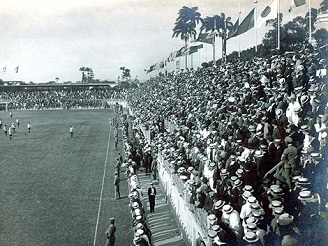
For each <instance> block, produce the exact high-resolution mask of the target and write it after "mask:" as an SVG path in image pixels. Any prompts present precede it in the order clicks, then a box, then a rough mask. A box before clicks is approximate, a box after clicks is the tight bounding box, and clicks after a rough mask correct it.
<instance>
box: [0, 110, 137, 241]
mask: <svg viewBox="0 0 328 246" xmlns="http://www.w3.org/2000/svg"><path fill="white" fill-rule="evenodd" d="M17 117H18V118H19V121H20V127H19V128H16V133H15V134H14V136H13V139H12V140H11V141H10V140H9V137H6V136H5V134H4V133H3V131H0V245H2V246H12V245H13V246H17V245H28V246H39V245H40V246H41V245H45V246H49V245H86V246H88V245H94V241H95V245H104V244H105V241H106V238H105V234H104V233H105V230H106V229H107V226H108V218H109V217H112V216H113V217H115V218H116V226H117V232H116V237H117V244H116V245H118V246H128V245H130V244H131V242H132V235H133V233H132V227H131V216H130V214H129V207H128V202H129V201H128V198H127V194H128V187H127V182H126V180H123V181H122V182H121V195H122V196H123V199H120V200H115V199H114V187H113V179H114V165H115V163H116V157H117V155H118V152H123V151H122V150H121V148H122V141H120V142H119V148H118V150H115V147H114V143H113V142H114V141H113V140H114V137H113V132H112V131H111V130H110V127H109V124H108V120H109V118H110V117H113V112H112V111H110V110H100V109H99V110H44V111H13V118H12V119H10V118H9V113H8V112H5V111H0V119H1V120H2V121H3V124H7V125H10V123H12V122H14V121H15V119H16V118H17ZM28 122H31V124H32V132H31V133H27V123H28ZM70 125H73V126H74V138H70V134H69V126H70ZM120 134H121V132H120ZM120 139H121V138H120ZM107 152H108V160H107V161H106V155H107ZM105 166H106V168H105ZM104 169H105V179H104V186H103V187H104V189H103V196H102V199H101V200H102V202H101V207H100V210H99V200H100V193H101V188H102V182H103V174H104ZM121 177H122V178H125V175H124V173H122V175H121ZM98 210H99V211H100V213H99V221H98V222H99V223H98V225H97V217H98ZM96 226H97V232H96V233H95V231H96V230H95V229H96Z"/></svg>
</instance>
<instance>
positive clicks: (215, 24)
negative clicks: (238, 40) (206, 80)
mask: <svg viewBox="0 0 328 246" xmlns="http://www.w3.org/2000/svg"><path fill="white" fill-rule="evenodd" d="M232 29H233V23H232V22H231V17H227V18H226V16H225V14H224V13H221V15H214V16H213V17H206V18H205V19H204V22H203V24H202V26H201V28H200V31H201V32H202V31H205V32H210V33H214V34H215V36H219V37H220V38H221V39H222V58H223V60H224V61H225V60H226V51H227V37H228V32H229V31H232ZM213 49H214V50H213V62H214V64H215V46H214V45H213Z"/></svg>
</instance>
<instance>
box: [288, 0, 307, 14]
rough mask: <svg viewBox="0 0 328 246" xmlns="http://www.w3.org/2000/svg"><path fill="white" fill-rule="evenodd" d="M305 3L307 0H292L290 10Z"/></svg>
mask: <svg viewBox="0 0 328 246" xmlns="http://www.w3.org/2000/svg"><path fill="white" fill-rule="evenodd" d="M305 4H306V1H305V0H292V2H291V3H290V7H289V10H288V11H289V12H291V11H292V10H293V9H294V8H297V7H300V6H303V5H305Z"/></svg>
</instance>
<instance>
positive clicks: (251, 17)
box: [145, 0, 310, 73]
mask: <svg viewBox="0 0 328 246" xmlns="http://www.w3.org/2000/svg"><path fill="white" fill-rule="evenodd" d="M309 1H310V0H309ZM305 4H306V1H305V0H291V4H290V8H289V11H292V10H293V9H294V8H297V7H300V6H303V5H305ZM277 13H278V0H272V1H271V3H270V4H269V5H268V6H266V7H265V8H264V10H263V11H262V12H261V14H260V16H259V18H258V19H257V21H256V25H255V8H253V9H252V10H251V11H250V12H249V13H248V14H247V15H246V17H245V18H244V19H243V20H242V21H241V22H240V23H239V18H238V19H237V21H236V22H235V24H234V25H233V28H232V30H231V31H229V33H228V35H227V39H230V38H233V37H237V36H239V35H241V34H243V33H245V32H247V31H249V30H250V29H252V28H253V27H256V28H259V27H261V26H263V25H265V24H266V22H267V20H271V19H275V18H277ZM214 38H215V33H199V35H198V38H197V39H196V40H194V41H193V42H192V43H191V45H185V46H183V47H181V48H180V49H178V50H176V51H174V52H171V53H170V54H169V56H168V57H167V58H165V59H163V60H161V61H160V62H157V63H156V64H154V65H152V66H150V68H149V69H145V72H146V73H150V72H152V71H154V70H159V69H162V68H164V67H166V66H167V65H168V63H169V62H172V61H174V60H175V58H176V57H181V56H187V55H191V54H193V53H196V52H198V50H199V49H202V48H203V44H197V42H200V43H206V44H213V43H214V40H215V39H214Z"/></svg>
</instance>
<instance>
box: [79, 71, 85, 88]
mask: <svg viewBox="0 0 328 246" xmlns="http://www.w3.org/2000/svg"><path fill="white" fill-rule="evenodd" d="M85 69H86V68H85V67H80V69H79V71H80V72H82V79H81V83H82V84H84V82H85V80H86V78H85V74H84V72H85Z"/></svg>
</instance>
